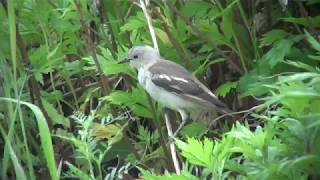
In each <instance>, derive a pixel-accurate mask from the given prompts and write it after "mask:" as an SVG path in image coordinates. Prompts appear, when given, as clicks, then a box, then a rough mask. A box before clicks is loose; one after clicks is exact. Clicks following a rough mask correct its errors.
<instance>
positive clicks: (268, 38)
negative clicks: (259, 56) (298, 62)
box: [260, 29, 289, 47]
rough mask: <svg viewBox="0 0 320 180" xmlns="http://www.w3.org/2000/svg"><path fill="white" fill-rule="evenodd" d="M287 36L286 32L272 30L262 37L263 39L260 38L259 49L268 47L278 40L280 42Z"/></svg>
mask: <svg viewBox="0 0 320 180" xmlns="http://www.w3.org/2000/svg"><path fill="white" fill-rule="evenodd" d="M288 36H289V33H288V32H286V31H284V30H281V29H274V30H272V31H269V32H267V33H265V34H264V35H263V38H261V42H260V47H264V46H270V45H271V44H273V43H275V42H277V41H279V40H282V39H284V38H286V37H288Z"/></svg>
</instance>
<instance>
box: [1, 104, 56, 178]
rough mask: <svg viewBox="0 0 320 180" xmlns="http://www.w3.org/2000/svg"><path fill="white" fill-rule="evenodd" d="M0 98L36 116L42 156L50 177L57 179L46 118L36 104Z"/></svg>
mask: <svg viewBox="0 0 320 180" xmlns="http://www.w3.org/2000/svg"><path fill="white" fill-rule="evenodd" d="M0 100H2V101H7V102H14V103H20V104H23V105H25V106H27V107H28V108H30V109H31V110H32V112H33V113H34V115H35V117H36V120H37V124H38V127H39V132H40V133H39V134H40V141H41V146H42V150H43V154H44V157H45V159H46V161H47V166H48V170H49V173H50V176H51V179H53V180H58V179H59V175H58V169H57V165H56V161H55V158H54V153H53V146H52V140H51V134H50V130H49V127H48V124H47V120H46V119H45V117H44V115H43V113H42V112H41V110H40V109H39V108H38V107H37V106H35V105H33V104H31V103H28V102H24V101H18V100H15V99H11V98H0Z"/></svg>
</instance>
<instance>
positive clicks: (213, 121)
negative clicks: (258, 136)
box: [208, 104, 264, 130]
mask: <svg viewBox="0 0 320 180" xmlns="http://www.w3.org/2000/svg"><path fill="white" fill-rule="evenodd" d="M263 106H264V105H263V104H262V105H257V106H254V107H252V108H250V109H247V110H243V111H237V112H231V113H226V114H223V115H221V116H218V117H217V118H215V119H214V120H212V121H211V122H210V124H209V128H208V130H209V129H211V127H212V126H213V124H214V123H215V122H216V121H218V120H220V119H222V118H224V117H226V116H233V115H236V114H242V113H245V114H244V115H243V116H242V117H241V118H240V119H242V118H244V117H246V116H248V114H249V113H251V112H252V111H254V110H256V109H258V108H261V107H263Z"/></svg>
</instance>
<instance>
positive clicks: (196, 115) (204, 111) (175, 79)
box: [120, 45, 231, 136]
mask: <svg viewBox="0 0 320 180" xmlns="http://www.w3.org/2000/svg"><path fill="white" fill-rule="evenodd" d="M126 62H130V65H131V66H132V67H133V68H135V69H136V70H137V71H138V81H139V83H140V84H141V86H142V87H143V88H144V89H145V90H146V91H147V92H148V93H149V94H150V96H151V97H152V98H154V99H155V100H156V101H158V102H159V103H160V104H161V105H162V106H163V107H166V108H169V109H172V110H174V111H178V112H179V113H180V116H181V119H182V122H181V124H180V125H179V127H178V129H177V130H176V131H175V133H174V136H175V135H176V134H177V133H178V132H179V131H180V129H181V128H182V127H183V126H184V125H185V123H186V122H187V120H188V118H189V117H190V118H191V119H193V120H205V121H208V120H210V119H212V117H213V116H215V115H216V111H218V112H220V113H230V112H231V111H230V110H229V109H228V108H227V106H226V105H225V104H224V103H222V102H221V101H220V100H219V99H218V98H217V97H216V96H215V95H214V94H213V93H212V92H211V91H210V90H209V89H208V88H207V87H206V86H205V85H203V84H202V83H201V82H200V81H199V80H197V79H196V78H194V77H193V76H192V74H191V73H190V72H189V71H188V70H186V69H185V68H184V67H183V66H181V65H179V64H176V63H174V62H172V61H169V60H165V59H163V58H161V56H160V55H159V53H158V52H157V51H156V50H155V49H154V48H152V47H150V46H146V45H144V46H136V47H133V48H131V49H130V50H129V52H128V54H127V57H126V58H124V59H123V60H122V61H121V62H120V63H126Z"/></svg>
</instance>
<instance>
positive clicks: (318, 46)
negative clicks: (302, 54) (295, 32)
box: [304, 30, 320, 52]
mask: <svg viewBox="0 0 320 180" xmlns="http://www.w3.org/2000/svg"><path fill="white" fill-rule="evenodd" d="M304 32H305V33H306V35H307V41H308V42H309V43H310V44H311V46H312V47H313V48H314V49H315V50H317V51H318V52H320V43H319V42H318V41H317V40H316V39H315V38H314V37H312V36H311V35H310V34H309V33H308V31H306V30H305V31H304Z"/></svg>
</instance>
